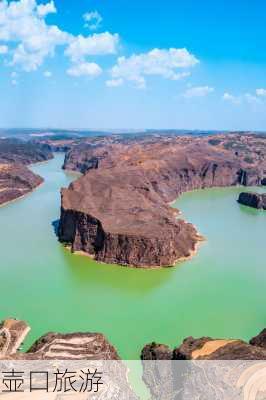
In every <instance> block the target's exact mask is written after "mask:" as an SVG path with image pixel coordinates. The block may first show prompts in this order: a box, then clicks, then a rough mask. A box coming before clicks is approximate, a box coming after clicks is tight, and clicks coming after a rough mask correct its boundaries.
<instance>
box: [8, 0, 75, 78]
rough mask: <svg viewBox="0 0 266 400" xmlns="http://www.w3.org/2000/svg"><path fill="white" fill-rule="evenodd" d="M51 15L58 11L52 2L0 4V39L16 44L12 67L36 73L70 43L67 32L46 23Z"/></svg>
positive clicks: (25, 1)
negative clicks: (50, 57) (62, 46)
mask: <svg viewBox="0 0 266 400" xmlns="http://www.w3.org/2000/svg"><path fill="white" fill-rule="evenodd" d="M49 12H55V6H54V3H53V2H50V3H47V4H42V5H39V6H38V5H37V3H36V1H35V0H19V1H11V2H7V1H2V2H1V3H0V40H2V41H6V42H12V45H13V46H14V44H15V48H14V50H13V51H12V59H11V62H10V64H11V65H17V64H19V65H20V66H21V67H22V68H23V69H24V70H25V71H34V70H36V69H37V68H38V67H39V66H40V65H41V64H42V63H43V61H44V59H45V58H46V57H47V56H52V55H53V54H54V51H55V48H56V46H58V45H64V44H66V43H68V41H69V38H70V35H69V34H68V33H66V32H63V31H61V30H60V29H59V28H58V27H57V26H56V25H47V24H46V22H45V19H44V17H45V16H46V15H47V14H48V13H49Z"/></svg>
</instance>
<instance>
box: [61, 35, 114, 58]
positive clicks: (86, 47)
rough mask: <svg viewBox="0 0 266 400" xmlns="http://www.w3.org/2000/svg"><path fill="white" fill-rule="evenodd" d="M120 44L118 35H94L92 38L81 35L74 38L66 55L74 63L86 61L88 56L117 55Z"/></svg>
mask: <svg viewBox="0 0 266 400" xmlns="http://www.w3.org/2000/svg"><path fill="white" fill-rule="evenodd" d="M118 42H119V36H118V34H116V33H115V34H111V33H109V32H104V33H94V34H93V35H91V36H87V37H85V36H83V35H79V36H77V37H73V38H72V39H71V42H70V44H69V46H68V48H67V49H66V51H65V54H66V55H67V56H69V57H70V59H71V60H72V61H73V62H79V61H81V60H84V57H86V56H92V55H93V56H95V55H103V54H115V53H116V52H117V46H118Z"/></svg>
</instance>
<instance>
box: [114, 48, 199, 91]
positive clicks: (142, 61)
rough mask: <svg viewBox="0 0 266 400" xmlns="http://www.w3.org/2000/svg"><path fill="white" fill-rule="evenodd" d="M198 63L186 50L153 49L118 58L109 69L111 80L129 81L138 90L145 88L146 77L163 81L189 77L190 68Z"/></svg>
mask: <svg viewBox="0 0 266 400" xmlns="http://www.w3.org/2000/svg"><path fill="white" fill-rule="evenodd" d="M198 62H199V61H198V60H197V58H196V57H195V56H194V55H193V54H191V53H189V52H188V50H187V49H176V48H170V49H153V50H151V51H149V52H147V53H141V54H133V55H132V56H130V57H119V58H118V60H117V64H116V65H115V66H114V67H113V68H112V69H111V76H112V80H115V81H116V80H118V79H122V80H123V81H130V82H133V83H134V84H135V86H136V87H138V88H144V87H145V86H146V79H145V77H146V76H150V75H157V76H161V77H163V78H165V79H171V80H178V79H182V78H184V77H186V76H188V75H189V71H182V72H180V71H179V69H184V68H190V67H193V66H194V65H196V64H197V63H198Z"/></svg>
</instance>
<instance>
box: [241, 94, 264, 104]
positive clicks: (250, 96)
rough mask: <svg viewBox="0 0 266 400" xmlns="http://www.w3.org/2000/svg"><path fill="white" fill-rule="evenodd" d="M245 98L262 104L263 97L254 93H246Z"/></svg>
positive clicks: (249, 101)
mask: <svg viewBox="0 0 266 400" xmlns="http://www.w3.org/2000/svg"><path fill="white" fill-rule="evenodd" d="M244 99H245V100H246V101H247V102H248V103H250V104H260V103H261V99H260V98H259V97H257V96H254V95H253V94H250V93H245V94H244Z"/></svg>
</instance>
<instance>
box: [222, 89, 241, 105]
mask: <svg viewBox="0 0 266 400" xmlns="http://www.w3.org/2000/svg"><path fill="white" fill-rule="evenodd" d="M222 99H223V100H225V101H229V102H230V103H233V104H236V105H238V104H240V103H241V98H240V97H239V96H234V95H233V94H231V93H228V92H225V93H224V94H223V97H222Z"/></svg>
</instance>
